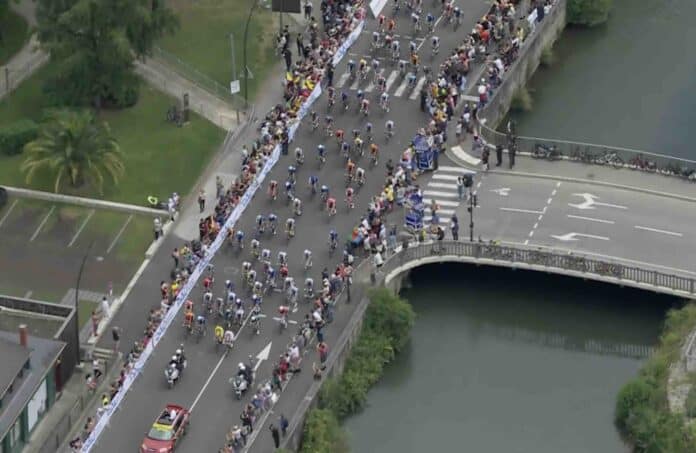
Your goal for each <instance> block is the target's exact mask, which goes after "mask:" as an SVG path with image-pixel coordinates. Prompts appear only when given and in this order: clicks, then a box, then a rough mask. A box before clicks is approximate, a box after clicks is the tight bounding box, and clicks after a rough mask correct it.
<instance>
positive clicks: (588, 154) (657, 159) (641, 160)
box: [480, 124, 696, 182]
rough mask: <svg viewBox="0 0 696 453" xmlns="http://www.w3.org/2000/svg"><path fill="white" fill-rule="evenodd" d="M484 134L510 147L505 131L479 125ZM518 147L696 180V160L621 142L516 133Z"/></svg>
mask: <svg viewBox="0 0 696 453" xmlns="http://www.w3.org/2000/svg"><path fill="white" fill-rule="evenodd" d="M480 132H481V137H483V139H484V140H485V141H486V142H487V143H488V144H489V145H492V146H494V147H495V146H498V145H500V146H502V147H503V148H507V147H508V137H507V135H506V134H503V133H501V132H498V131H496V130H493V129H491V128H490V127H488V126H486V125H485V124H483V125H481V126H480ZM516 143H517V150H518V152H520V153H528V154H529V155H531V156H532V157H536V158H541V159H547V160H570V161H573V162H581V163H587V164H596V165H608V166H613V167H615V168H629V169H632V170H642V171H646V172H652V173H659V174H664V175H669V176H679V177H682V178H685V179H688V180H690V181H694V182H696V161H694V160H689V159H682V158H679V157H672V156H668V155H665V154H657V153H651V152H648V151H642V150H637V149H630V148H622V147H620V146H607V145H598V144H594V143H583V142H573V141H568V140H556V139H549V138H539V137H523V136H522V137H520V136H518V137H516Z"/></svg>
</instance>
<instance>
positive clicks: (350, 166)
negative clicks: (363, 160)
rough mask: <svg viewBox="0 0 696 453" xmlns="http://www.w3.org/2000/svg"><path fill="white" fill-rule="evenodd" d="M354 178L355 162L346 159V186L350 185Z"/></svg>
mask: <svg viewBox="0 0 696 453" xmlns="http://www.w3.org/2000/svg"><path fill="white" fill-rule="evenodd" d="M354 176H355V162H353V161H352V160H351V159H348V163H347V164H346V180H347V182H348V184H350V182H351V181H353V177H354Z"/></svg>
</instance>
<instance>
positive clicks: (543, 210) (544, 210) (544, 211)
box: [541, 206, 548, 214]
mask: <svg viewBox="0 0 696 453" xmlns="http://www.w3.org/2000/svg"><path fill="white" fill-rule="evenodd" d="M547 207H548V206H544V209H542V210H541V213H542V214H546V208H547Z"/></svg>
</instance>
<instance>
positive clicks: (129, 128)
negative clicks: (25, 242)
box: [0, 63, 225, 205]
mask: <svg viewBox="0 0 696 453" xmlns="http://www.w3.org/2000/svg"><path fill="white" fill-rule="evenodd" d="M53 70H54V68H53V67H52V66H51V64H50V63H49V64H48V65H46V66H45V67H43V68H41V69H40V70H39V71H37V72H36V73H35V74H34V75H33V76H32V77H31V78H29V79H28V80H26V81H25V82H24V83H22V85H21V86H20V87H19V88H18V89H17V90H16V91H15V92H13V93H12V94H11V95H10V96H8V97H7V98H5V99H4V100H3V101H2V102H0V124H6V123H8V122H12V121H16V120H19V119H21V118H32V119H35V120H39V119H40V118H41V114H42V110H43V108H44V107H45V106H46V104H45V100H44V98H43V95H42V89H41V87H42V86H43V83H44V81H45V80H46V79H47V78H48V77H49V76H50V75H51V72H52V71H53ZM173 102H174V100H173V99H172V98H169V97H167V96H166V95H164V94H162V93H160V92H159V91H157V90H155V89H154V88H152V87H150V86H149V85H148V84H146V83H144V82H143V84H142V87H141V94H140V100H139V101H138V103H137V104H136V105H135V106H134V107H132V108H129V109H126V110H118V111H104V112H102V113H101V118H102V119H103V120H105V121H106V122H107V123H109V125H110V126H111V130H112V133H113V134H114V136H115V137H116V138H117V140H118V142H119V144H120V146H121V150H122V151H123V153H124V155H125V166H126V173H125V175H124V177H123V178H122V179H121V181H120V183H119V184H118V185H117V186H114V185H112V184H108V183H105V187H104V194H103V195H99V194H98V193H97V191H96V190H95V189H93V188H90V187H84V188H80V189H77V190H75V189H73V190H70V189H68V188H66V189H64V192H65V193H69V194H74V195H81V196H87V197H95V198H104V199H108V200H113V201H121V202H125V203H133V204H139V205H142V204H144V203H145V199H146V197H147V196H148V195H151V194H153V195H156V196H159V197H160V198H161V197H163V196H166V195H169V194H170V193H171V192H179V193H180V194H187V193H188V192H189V191H190V190H191V188H192V187H193V184H194V183H195V182H196V179H197V178H198V176H199V175H200V174H201V172H202V171H203V168H204V167H205V165H206V163H207V162H208V160H209V159H210V157H211V156H212V155H213V154H214V152H215V151H216V149H217V147H218V146H219V145H220V144H221V143H222V140H223V139H224V137H225V133H224V131H223V130H222V129H219V128H218V127H216V126H215V125H213V124H212V123H209V122H208V121H206V120H204V119H202V118H201V117H199V116H198V115H196V114H192V115H191V122H190V123H189V124H188V125H186V126H184V127H182V128H177V127H176V126H174V125H171V124H169V123H167V122H166V121H165V115H166V111H167V108H168V107H169V106H170V105H171V104H173ZM21 162H22V156H21V155H20V156H13V157H8V156H4V155H0V184H6V185H10V186H20V187H29V188H32V189H38V190H47V191H53V183H52V180H51V178H50V175H37V177H36V178H35V180H34V181H33V182H32V184H26V182H25V180H24V175H23V174H22V173H20V172H19V166H20V164H21Z"/></svg>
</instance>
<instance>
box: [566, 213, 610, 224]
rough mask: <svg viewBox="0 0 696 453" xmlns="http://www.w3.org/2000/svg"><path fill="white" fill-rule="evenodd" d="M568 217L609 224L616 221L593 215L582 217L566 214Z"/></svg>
mask: <svg viewBox="0 0 696 453" xmlns="http://www.w3.org/2000/svg"><path fill="white" fill-rule="evenodd" d="M568 218H571V219H579V220H587V221H588V222H598V223H608V224H609V225H613V224H614V223H616V222H614V221H613V220H604V219H595V218H594V217H583V216H581V215H572V214H568Z"/></svg>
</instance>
